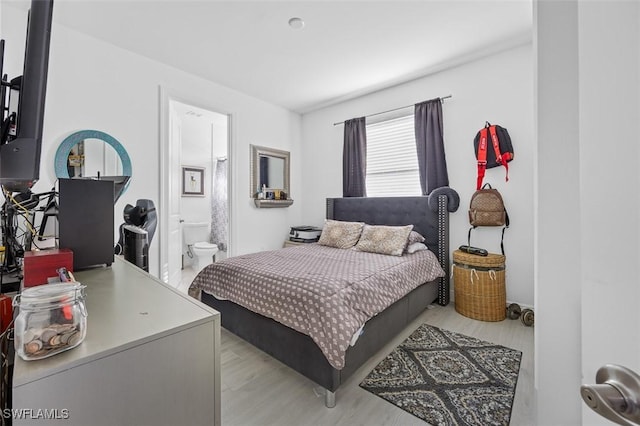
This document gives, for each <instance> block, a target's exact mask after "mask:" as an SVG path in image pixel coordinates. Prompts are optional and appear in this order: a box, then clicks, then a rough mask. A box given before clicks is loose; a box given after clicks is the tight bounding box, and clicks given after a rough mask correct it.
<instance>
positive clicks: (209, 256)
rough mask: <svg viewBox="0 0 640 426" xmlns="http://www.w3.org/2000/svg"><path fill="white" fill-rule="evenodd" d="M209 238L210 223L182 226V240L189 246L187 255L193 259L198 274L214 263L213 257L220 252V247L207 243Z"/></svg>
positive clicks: (194, 223)
mask: <svg viewBox="0 0 640 426" xmlns="http://www.w3.org/2000/svg"><path fill="white" fill-rule="evenodd" d="M208 238H209V223H208V222H184V223H183V224H182V239H183V240H184V243H185V244H186V246H187V255H189V256H190V257H192V258H193V269H194V270H195V271H196V273H198V272H200V271H201V270H202V269H203V268H204V267H205V266H207V265H209V264H211V263H213V256H215V254H216V253H217V252H218V246H217V245H215V244H211V243H209V242H207V240H208Z"/></svg>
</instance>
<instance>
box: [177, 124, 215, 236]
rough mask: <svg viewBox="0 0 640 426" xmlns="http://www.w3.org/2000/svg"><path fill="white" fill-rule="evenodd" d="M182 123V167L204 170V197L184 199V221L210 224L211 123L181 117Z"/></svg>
mask: <svg viewBox="0 0 640 426" xmlns="http://www.w3.org/2000/svg"><path fill="white" fill-rule="evenodd" d="M180 121H181V124H182V126H181V129H182V165H183V166H185V167H189V166H192V167H193V166H195V167H202V168H204V197H182V199H181V211H182V219H184V220H185V221H187V222H208V221H210V220H211V189H212V187H211V182H212V176H213V144H212V140H211V136H212V132H211V122H209V121H208V120H205V119H202V118H201V117H193V116H185V115H183V116H182V117H181V119H180ZM203 241H204V240H203Z"/></svg>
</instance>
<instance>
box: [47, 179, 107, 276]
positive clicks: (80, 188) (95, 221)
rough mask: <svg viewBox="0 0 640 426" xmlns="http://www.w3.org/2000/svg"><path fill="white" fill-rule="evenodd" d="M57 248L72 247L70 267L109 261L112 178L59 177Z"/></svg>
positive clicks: (75, 267)
mask: <svg viewBox="0 0 640 426" xmlns="http://www.w3.org/2000/svg"><path fill="white" fill-rule="evenodd" d="M59 186H60V188H59V191H60V196H59V198H60V201H59V207H58V236H59V243H58V245H59V246H60V248H68V249H71V250H72V251H73V269H74V270H76V269H83V268H88V267H91V266H98V265H107V266H110V265H111V264H112V263H113V240H114V235H113V227H114V213H113V191H114V188H113V181H111V180H90V179H60V180H59Z"/></svg>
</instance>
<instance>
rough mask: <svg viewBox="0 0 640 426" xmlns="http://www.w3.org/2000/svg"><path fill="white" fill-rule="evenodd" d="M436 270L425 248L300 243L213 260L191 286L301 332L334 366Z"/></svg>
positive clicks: (437, 274)
mask: <svg viewBox="0 0 640 426" xmlns="http://www.w3.org/2000/svg"><path fill="white" fill-rule="evenodd" d="M444 274H445V273H444V271H443V270H442V268H441V267H440V264H439V262H438V259H437V258H436V256H435V255H434V254H433V253H432V252H430V251H418V252H416V253H413V254H405V255H404V256H388V255H382V254H375V253H365V252H360V251H356V250H353V249H337V248H331V247H326V246H321V245H318V244H308V245H302V246H295V247H288V248H284V249H280V250H274V251H265V252H259V253H252V254H247V255H241V256H236V257H231V258H228V259H224V260H222V261H220V262H216V263H213V264H211V265H209V266H207V267H206V268H204V269H203V270H202V271H201V272H200V273H199V274H198V276H197V277H196V278H195V279H194V281H193V283H192V284H191V290H193V289H200V290H204V291H206V292H207V293H210V294H212V295H213V296H215V297H217V298H219V299H227V300H230V301H232V302H234V303H237V304H239V305H241V306H243V307H245V308H247V309H250V310H252V311H254V312H257V313H259V314H261V315H263V316H266V317H269V318H272V319H274V320H276V321H278V322H280V323H282V324H284V325H286V326H288V327H290V328H293V329H295V330H297V331H299V332H301V333H304V334H307V335H309V336H310V337H311V338H312V339H313V340H314V341H315V342H316V344H317V345H318V347H319V348H320V349H321V350H322V352H323V353H324V355H325V356H326V357H327V360H328V361H329V363H330V364H331V365H332V366H333V367H334V368H336V369H341V368H343V367H344V358H345V352H346V350H347V348H348V347H349V341H350V340H351V337H352V336H353V334H354V333H355V332H356V331H357V330H358V329H359V328H360V327H361V326H362V325H363V324H364V323H365V322H366V321H367V320H368V319H369V318H371V317H373V316H375V315H376V314H378V313H379V312H381V311H383V310H384V309H385V308H386V307H388V306H390V305H391V304H393V303H394V302H396V301H397V300H399V299H401V298H402V297H403V296H404V295H406V294H407V293H409V292H410V291H411V290H413V289H414V288H416V287H418V286H419V285H420V284H422V283H425V282H429V281H433V280H434V279H436V278H438V277H442V276H444Z"/></svg>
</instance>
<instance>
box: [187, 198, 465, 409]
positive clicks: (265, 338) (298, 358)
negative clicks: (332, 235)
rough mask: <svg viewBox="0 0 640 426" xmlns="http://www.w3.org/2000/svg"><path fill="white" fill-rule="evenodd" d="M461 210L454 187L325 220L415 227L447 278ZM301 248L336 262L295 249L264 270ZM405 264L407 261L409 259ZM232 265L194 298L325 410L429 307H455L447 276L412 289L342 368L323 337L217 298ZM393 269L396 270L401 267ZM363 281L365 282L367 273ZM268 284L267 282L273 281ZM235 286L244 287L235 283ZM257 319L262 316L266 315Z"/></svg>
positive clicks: (354, 343) (335, 207)
mask: <svg viewBox="0 0 640 426" xmlns="http://www.w3.org/2000/svg"><path fill="white" fill-rule="evenodd" d="M458 203H459V198H458V194H457V193H456V192H455V191H454V190H453V189H451V188H448V187H445V188H439V189H437V190H434V191H433V192H432V193H431V194H430V195H429V196H423V197H372V198H357V197H353V198H329V199H327V204H326V207H327V211H326V217H327V219H332V220H339V221H349V222H364V223H367V224H369V225H393V226H401V225H409V224H411V225H413V230H414V231H416V232H419V233H420V234H421V235H423V236H424V237H425V241H424V244H425V245H426V246H427V247H428V248H429V250H430V251H431V252H432V253H433V254H435V256H433V255H432V256H433V257H434V258H437V262H438V263H439V266H441V268H442V270H444V271H448V270H449V232H448V231H449V229H448V228H449V225H448V223H449V221H448V214H449V212H452V211H455V210H456V209H457V207H458ZM314 246H315V244H314ZM298 248H299V249H300V251H301V252H304V251H307V252H312V251H320V252H321V254H320V255H321V256H324V257H331V256H333V255H334V253H333V252H330V251H328V250H326V248H321V247H318V248H317V249H314V248H312V247H291V248H285V249H281V250H278V251H271V252H264V254H263V255H264V256H267V258H266V259H267V260H264V262H266V263H264V265H271V264H273V263H274V259H275V258H278V257H283V256H284V254H288V255H289V254H292V253H294V250H296V249H298ZM334 250H340V249H334ZM342 251H343V252H344V253H341V254H340V256H347V255H350V254H349V253H347V252H350V251H352V250H349V249H342ZM296 254H297V253H296ZM300 255H302V254H300ZM248 256H253V255H248ZM376 256H384V257H387V258H396V259H388V260H387V259H384V262H387V263H388V262H396V261H397V256H385V255H376ZM411 256H414V255H408V256H406V257H407V259H409V258H410V257H411ZM402 257H403V258H404V257H405V256H402ZM230 259H233V258H230ZM230 259H227V260H225V261H223V262H217V263H214V264H212V265H209V266H207V267H206V268H205V269H204V270H203V271H201V272H200V274H198V276H197V277H196V278H195V279H194V281H193V283H192V284H191V289H190V291H191V293H192V294H194V293H198V292H199V293H200V299H201V300H202V302H204V303H206V304H207V305H209V306H211V307H213V308H214V309H216V310H218V311H219V312H220V313H221V318H222V326H223V327H224V328H226V329H227V330H228V331H230V332H232V333H234V334H236V335H237V336H239V337H241V338H243V339H244V340H246V341H248V342H249V343H251V344H253V345H254V346H256V347H257V348H259V349H261V350H263V351H264V352H266V353H268V354H269V355H271V356H273V357H274V358H276V359H278V360H280V361H281V362H283V363H284V364H286V365H287V366H289V367H290V368H292V369H294V370H296V371H298V372H299V373H301V374H302V375H304V376H305V377H307V378H309V379H310V380H312V381H313V382H315V383H317V384H318V385H320V386H322V387H323V388H324V389H325V390H326V393H325V405H326V406H327V407H333V406H334V405H335V392H336V390H337V389H338V388H339V387H340V385H341V383H343V382H344V381H345V380H346V379H347V378H348V377H350V376H351V375H352V374H353V373H354V372H355V371H356V370H357V369H358V368H359V367H360V366H361V365H362V364H363V363H364V362H366V361H367V360H368V359H369V358H370V357H371V356H372V355H373V354H375V353H376V352H377V351H378V350H379V349H380V348H381V347H382V346H384V345H385V344H386V343H387V342H388V341H389V340H391V339H392V338H393V337H394V336H396V335H397V334H398V333H399V332H400V331H401V330H402V329H403V328H404V327H405V326H406V325H407V324H408V323H409V322H410V321H412V320H413V319H414V318H415V317H416V316H417V315H419V314H420V313H421V312H422V311H423V310H424V309H425V308H426V307H427V306H428V305H429V304H431V303H434V302H437V303H438V304H440V305H447V304H448V303H449V277H448V274H447V273H444V274H441V276H440V277H438V278H437V279H433V280H431V281H429V282H425V283H417V284H416V285H415V286H412V287H415V288H412V290H410V291H409V293H408V294H406V295H404V296H400V298H399V299H397V300H396V301H395V302H393V303H392V304H391V305H390V306H388V307H386V308H385V309H384V310H382V311H381V312H378V313H376V314H375V315H374V316H373V317H372V318H370V319H369V320H368V321H366V323H364V326H363V327H362V328H359V329H358V330H357V333H355V334H354V335H353V336H352V338H351V339H350V342H349V345H348V346H347V348H346V350H345V353H344V354H341V357H342V358H341V359H342V361H340V360H338V358H337V357H333V358H332V357H331V356H328V355H327V353H328V349H327V348H326V347H325V345H324V344H323V342H322V341H321V340H319V339H318V336H317V335H314V334H313V333H306V332H301V331H299V330H300V329H299V328H298V327H296V326H295V325H296V324H295V323H293V322H292V323H290V324H289V325H290V326H287V325H284V324H283V323H281V322H278V321H276V320H274V319H272V317H270V316H271V315H267V314H265V315H262V314H260V313H256V312H254V311H253V310H251V309H249V308H247V307H243V306H241V305H240V304H237V303H234V301H232V300H234V298H233V297H232V296H233V295H230V294H223V295H221V294H218V293H220V288H219V287H218V289H217V290H216V291H212V290H209V289H210V288H211V284H212V283H211V281H212V277H214V276H217V277H221V276H222V275H224V274H228V273H227V272H225V271H224V269H222V268H225V267H228V266H229V265H226V264H227V263H232V262H236V264H237V261H235V260H233V261H232V260H230ZM250 259H251V260H250V261H251V262H253V263H254V264H255V263H256V262H259V261H262V260H255V259H259V258H255V259H254V258H253V257H250ZM294 259H295V258H294ZM336 259H340V260H339V262H344V261H345V260H343V258H342V257H340V258H336ZM421 259H422V258H421ZM276 261H277V259H276ZM348 261H350V260H347V262H348ZM336 262H338V260H336ZM298 263H299V262H298ZM336 265H338V264H336ZM236 266H237V265H236ZM393 267H394V268H395V266H393ZM247 269H249V268H247ZM438 269H439V268H438ZM221 274H222V275H221ZM249 274H253V275H254V278H253V281H259V280H260V279H261V277H260V276H258V277H256V276H255V275H260V272H259V271H257V270H253V271H250V272H249ZM364 274H365V275H366V272H365V273H364ZM311 275H313V274H311ZM316 275H317V274H316ZM264 279H265V282H266V280H267V278H264ZM289 279H290V277H288V276H284V277H283V278H282V282H283V283H286V282H288V280H289ZM247 280H248V279H247ZM236 281H241V280H240V279H236ZM397 281H398V280H396V282H397ZM401 281H402V280H401ZM265 285H266V284H265ZM194 290H195V291H194ZM200 290H202V291H200ZM209 291H212V292H213V293H215V294H216V296H217V297H214V296H213V295H212V294H210V293H209ZM243 291H244V290H243ZM394 297H395V296H394ZM291 298H294V297H293V296H286V297H283V299H291ZM239 303H243V302H239ZM351 304H353V303H351ZM245 305H246V306H250V305H247V304H245ZM278 306H279V305H278ZM256 310H258V309H256ZM296 310H297V308H296ZM360 310H361V309H360V308H359V307H358V308H357V309H356V311H358V312H359V311H360ZM258 311H259V312H261V311H260V310H258ZM263 313H264V312H263ZM292 321H293V320H292ZM313 321H315V319H313ZM284 323H285V324H286V323H287V322H286V321H285V322H284ZM296 328H298V329H296ZM325 328H326V327H325ZM311 336H313V337H311ZM350 337H351V336H350ZM321 347H322V349H321Z"/></svg>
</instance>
